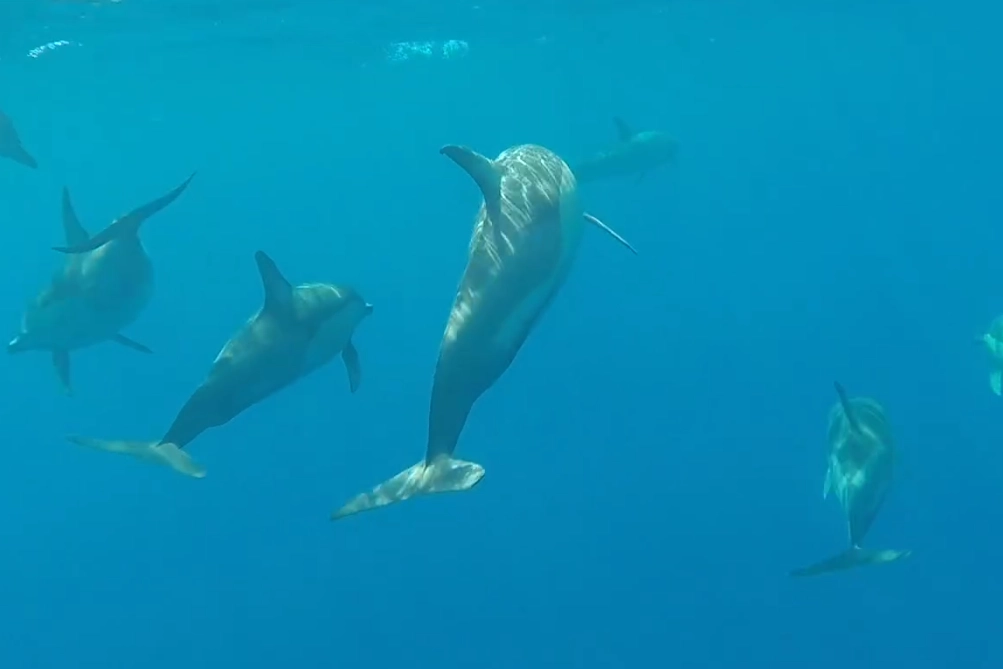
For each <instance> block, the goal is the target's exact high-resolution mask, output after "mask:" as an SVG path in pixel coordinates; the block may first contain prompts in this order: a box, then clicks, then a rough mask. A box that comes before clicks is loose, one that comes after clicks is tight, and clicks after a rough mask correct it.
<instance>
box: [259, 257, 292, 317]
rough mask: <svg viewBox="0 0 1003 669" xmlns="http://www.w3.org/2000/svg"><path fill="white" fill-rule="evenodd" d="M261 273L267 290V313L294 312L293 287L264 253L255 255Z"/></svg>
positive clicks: (262, 281)
mask: <svg viewBox="0 0 1003 669" xmlns="http://www.w3.org/2000/svg"><path fill="white" fill-rule="evenodd" d="M254 260H255V261H256V262H257V263H258V272H260V273H261V283H262V285H263V286H264V288H265V306H264V310H265V311H271V312H275V313H282V314H288V313H290V312H291V311H292V305H293V286H292V284H291V283H289V281H287V280H286V277H284V276H282V272H280V271H279V268H278V266H277V265H276V264H275V261H274V260H272V259H271V258H269V257H268V254H266V253H265V252H264V251H258V252H256V253H255V254H254Z"/></svg>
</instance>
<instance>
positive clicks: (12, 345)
mask: <svg viewBox="0 0 1003 669" xmlns="http://www.w3.org/2000/svg"><path fill="white" fill-rule="evenodd" d="M23 350H24V343H23V342H22V341H21V337H20V336H17V337H14V338H13V339H11V340H10V341H9V342H8V343H7V352H8V353H20V352H21V351H23Z"/></svg>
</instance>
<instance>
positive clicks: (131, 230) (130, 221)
mask: <svg viewBox="0 0 1003 669" xmlns="http://www.w3.org/2000/svg"><path fill="white" fill-rule="evenodd" d="M194 178H195V173H194V172H192V173H191V175H189V177H188V178H187V179H185V180H184V182H183V183H182V184H181V185H180V186H178V187H177V188H175V189H174V190H172V191H171V192H169V193H167V194H166V195H163V196H161V197H159V198H157V199H156V200H152V201H150V202H147V203H146V204H144V205H142V206H140V207H137V208H136V209H133V210H132V211H130V212H129V213H128V214H126V215H125V216H122V217H121V218H119V219H117V220H116V221H115V222H114V223H112V224H111V225H109V226H108V227H107V228H105V229H104V230H102V231H101V232H99V233H97V234H96V235H94V236H93V237H91V238H90V239H88V240H86V241H82V242H81V243H79V244H70V245H67V246H53V247H52V250H53V251H59V252H60V253H87V252H88V251H93V250H94V249H96V248H100V247H101V246H104V245H105V244H107V243H108V242H110V241H112V240H115V239H125V238H128V237H134V236H136V235H137V234H138V233H139V228H140V226H142V225H143V223H144V222H145V221H146V220H147V219H148V218H150V217H151V216H153V215H154V214H156V213H157V212H159V211H161V210H163V209H164V208H165V207H167V205H169V204H170V203H172V202H174V201H175V200H176V199H178V197H179V196H180V195H181V194H182V193H183V192H185V189H186V188H188V184H190V183H191V182H192V179H194Z"/></svg>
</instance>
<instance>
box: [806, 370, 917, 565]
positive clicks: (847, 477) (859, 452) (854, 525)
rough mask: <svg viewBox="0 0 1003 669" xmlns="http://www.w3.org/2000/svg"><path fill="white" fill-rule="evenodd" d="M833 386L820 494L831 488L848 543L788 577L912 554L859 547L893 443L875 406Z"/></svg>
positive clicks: (886, 484) (881, 492)
mask: <svg viewBox="0 0 1003 669" xmlns="http://www.w3.org/2000/svg"><path fill="white" fill-rule="evenodd" d="M835 387H836V394H837V395H838V396H839V402H838V403H837V404H836V405H835V406H833V407H832V409H831V410H830V411H829V469H828V471H827V472H826V474H825V486H824V488H823V491H822V497H823V499H824V498H826V497H828V496H829V491H830V490H834V491H835V493H836V498H837V499H838V500H839V503H840V504H841V505H842V507H843V512H844V513H845V514H846V521H847V529H848V531H849V539H850V547H849V548H848V549H847V550H845V551H843V552H842V553H840V554H839V555H836V556H835V557H832V558H829V559H828V560H824V561H822V562H818V563H816V564H813V565H811V566H809V567H805V568H803V569H795V570H794V571H792V572H791V576H815V575H818V574H824V573H827V572H832V571H839V570H842V569H850V568H852V567H859V566H863V565H869V564H884V563H886V562H894V561H896V560H900V559H902V558H904V557H907V556H908V555H910V554H911V553H912V551H909V550H870V549H865V548H861V547H860V544H861V543H862V542H863V540H864V537H865V536H866V535H867V532H868V531H869V530H870V529H871V525H872V524H873V523H874V519H875V518H876V517H877V515H878V511H880V510H881V506H882V505H883V504H884V501H885V497H886V496H887V494H888V491H889V489H890V488H891V484H892V474H893V471H894V466H895V445H894V442H893V440H892V434H891V430H890V428H889V426H888V419H887V417H886V416H885V411H884V409H883V408H882V407H881V405H880V404H878V403H877V402H875V401H874V400H872V399H869V398H864V397H855V398H853V399H850V398H849V397H847V395H846V391H845V390H844V389H843V387H842V386H841V385H840V384H838V383H836V384H835Z"/></svg>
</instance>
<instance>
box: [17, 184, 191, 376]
mask: <svg viewBox="0 0 1003 669" xmlns="http://www.w3.org/2000/svg"><path fill="white" fill-rule="evenodd" d="M194 176H195V175H194V174H193V175H192V176H190V177H188V179H186V180H185V182H184V183H183V184H181V185H180V186H178V187H177V188H175V189H174V190H172V191H171V192H170V193H168V194H167V195H164V196H163V197H161V198H159V199H157V200H154V201H152V202H149V203H148V204H145V205H143V206H142V207H139V208H138V209H135V210H133V211H131V212H130V213H128V214H126V215H125V216H123V217H121V218H119V219H118V220H116V221H115V222H113V223H112V224H111V225H109V226H108V227H107V228H105V229H104V230H102V231H101V232H99V233H98V234H96V235H94V236H93V237H91V236H90V235H89V234H88V233H87V231H86V230H85V229H84V227H83V226H82V225H81V224H80V221H79V220H78V219H77V215H76V213H75V212H74V211H73V204H72V203H71V201H70V193H69V191H68V190H67V189H66V188H64V189H63V231H64V233H65V235H66V246H57V247H54V249H55V250H56V251H61V252H63V253H66V254H68V256H67V258H66V262H65V263H64V264H63V268H62V270H60V271H59V272H58V273H57V274H56V275H55V276H54V277H53V279H52V281H51V283H50V284H49V286H48V287H46V288H45V289H44V290H43V291H42V292H41V293H39V295H38V296H37V297H36V298H35V299H34V300H33V301H32V303H31V304H30V305H29V306H28V309H27V311H26V312H25V314H24V317H23V318H22V321H21V332H20V334H18V335H17V336H16V337H14V339H12V340H11V341H10V343H9V344H7V352H8V353H20V352H22V351H37V350H41V351H51V352H52V361H53V363H54V364H55V367H56V372H57V374H58V375H59V380H60V382H61V383H62V385H63V390H64V392H66V393H68V394H70V393H72V384H71V382H70V351H75V350H77V349H81V348H85V347H88V346H92V345H94V344H97V343H100V342H103V341H107V340H109V339H110V340H112V341H114V342H117V343H119V344H122V345H123V346H128V347H129V348H132V349H135V350H137V351H141V352H143V353H150V349H148V348H147V347H146V346H143V345H142V344H140V343H138V342H135V341H133V340H132V339H129V338H128V337H126V336H125V335H123V334H120V331H121V330H122V329H123V328H125V327H126V326H128V325H130V324H131V323H132V322H133V321H135V320H136V318H137V317H139V314H140V313H141V312H142V311H143V309H145V308H146V305H147V304H149V302H150V298H151V297H152V295H153V265H152V263H151V262H150V258H149V256H148V255H147V254H146V250H145V249H144V248H143V244H142V242H141V241H140V239H139V228H140V226H141V225H142V224H143V222H144V221H146V219H148V218H150V217H151V216H153V215H154V214H156V213H157V212H159V211H160V210H162V209H163V208H164V207H166V206H167V205H169V204H170V203H171V202H174V200H176V199H177V197H178V196H179V195H181V193H182V192H183V191H184V190H185V188H187V187H188V184H189V183H190V182H191V180H192V178H193V177H194Z"/></svg>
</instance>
